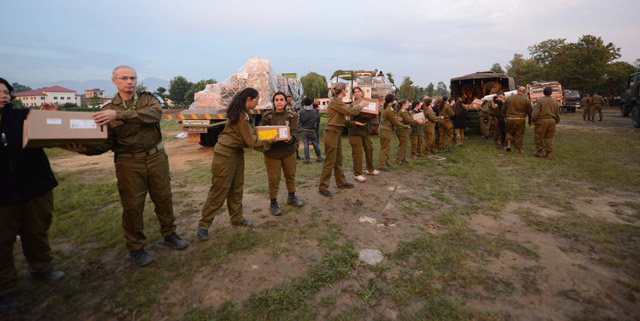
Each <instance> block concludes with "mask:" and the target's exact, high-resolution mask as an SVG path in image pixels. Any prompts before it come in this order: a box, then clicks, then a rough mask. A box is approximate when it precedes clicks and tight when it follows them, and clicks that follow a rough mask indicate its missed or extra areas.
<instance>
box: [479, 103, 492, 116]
mask: <svg viewBox="0 0 640 321" xmlns="http://www.w3.org/2000/svg"><path fill="white" fill-rule="evenodd" d="M490 113H491V101H490V100H487V101H485V102H483V103H482V105H481V106H480V111H478V116H480V117H487V116H489V114H490Z"/></svg>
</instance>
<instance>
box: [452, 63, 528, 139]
mask: <svg viewBox="0 0 640 321" xmlns="http://www.w3.org/2000/svg"><path fill="white" fill-rule="evenodd" d="M449 88H450V89H451V97H454V98H457V97H460V98H462V102H463V103H464V104H468V105H471V104H472V103H473V101H474V100H476V99H479V100H482V99H483V98H484V97H485V96H489V95H495V94H497V93H499V92H501V91H502V92H508V91H513V90H515V89H516V86H515V82H514V81H513V78H511V77H509V76H508V75H507V74H499V73H495V72H492V71H480V72H476V73H473V74H468V75H465V76H461V77H456V78H451V83H450V87H449ZM479 107H480V106H479V105H477V106H476V107H470V108H468V112H467V120H468V127H469V128H474V127H480V117H479V115H478V110H479Z"/></svg>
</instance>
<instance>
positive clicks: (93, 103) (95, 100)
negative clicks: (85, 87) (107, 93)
mask: <svg viewBox="0 0 640 321" xmlns="http://www.w3.org/2000/svg"><path fill="white" fill-rule="evenodd" d="M98 106H100V97H98V95H93V97H91V98H89V107H93V108H95V107H98Z"/></svg>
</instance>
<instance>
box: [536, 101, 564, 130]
mask: <svg viewBox="0 0 640 321" xmlns="http://www.w3.org/2000/svg"><path fill="white" fill-rule="evenodd" d="M559 109H560V105H558V102H557V101H556V100H555V99H553V98H551V97H547V96H545V97H542V98H540V99H538V100H537V101H536V107H535V108H534V109H533V115H531V121H532V122H537V121H538V119H547V118H553V119H554V120H555V121H556V124H557V123H559V122H560V112H559Z"/></svg>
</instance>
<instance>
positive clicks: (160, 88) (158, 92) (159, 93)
mask: <svg viewBox="0 0 640 321" xmlns="http://www.w3.org/2000/svg"><path fill="white" fill-rule="evenodd" d="M166 92H167V89H166V88H164V87H162V86H161V87H158V89H156V94H158V95H160V97H164V93H166Z"/></svg>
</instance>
